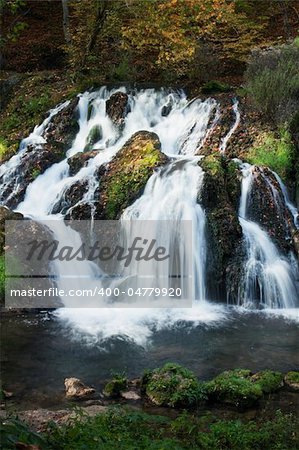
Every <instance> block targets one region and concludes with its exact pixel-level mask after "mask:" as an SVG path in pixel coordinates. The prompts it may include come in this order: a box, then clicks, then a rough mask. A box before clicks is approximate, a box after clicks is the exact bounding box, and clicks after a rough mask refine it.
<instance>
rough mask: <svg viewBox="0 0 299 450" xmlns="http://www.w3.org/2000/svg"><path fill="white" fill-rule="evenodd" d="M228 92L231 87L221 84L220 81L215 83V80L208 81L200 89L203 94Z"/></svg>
mask: <svg viewBox="0 0 299 450" xmlns="http://www.w3.org/2000/svg"><path fill="white" fill-rule="evenodd" d="M230 90H231V87H230V86H229V85H228V84H226V83H222V82H221V81H217V80H211V81H208V82H207V83H205V84H204V85H203V87H202V88H201V92H202V93H203V94H213V93H217V92H229V91H230Z"/></svg>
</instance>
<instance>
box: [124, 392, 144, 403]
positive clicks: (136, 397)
mask: <svg viewBox="0 0 299 450" xmlns="http://www.w3.org/2000/svg"><path fill="white" fill-rule="evenodd" d="M120 396H121V397H122V398H124V399H125V400H134V401H137V400H140V399H141V397H140V395H139V394H137V392H135V391H125V392H121V393H120Z"/></svg>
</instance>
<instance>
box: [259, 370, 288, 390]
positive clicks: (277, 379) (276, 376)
mask: <svg viewBox="0 0 299 450" xmlns="http://www.w3.org/2000/svg"><path fill="white" fill-rule="evenodd" d="M252 379H253V380H254V382H255V383H257V384H258V385H259V386H260V387H261V389H262V391H263V393H265V394H268V393H270V392H274V391H277V390H278V389H279V388H281V386H282V384H283V375H282V374H281V373H280V372H273V371H272V370H263V371H262V372H258V373H257V374H255V375H254V376H253V377H252Z"/></svg>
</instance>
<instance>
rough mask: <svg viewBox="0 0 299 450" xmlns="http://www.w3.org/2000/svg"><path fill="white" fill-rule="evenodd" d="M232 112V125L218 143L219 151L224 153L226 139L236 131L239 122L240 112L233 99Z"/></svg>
mask: <svg viewBox="0 0 299 450" xmlns="http://www.w3.org/2000/svg"><path fill="white" fill-rule="evenodd" d="M233 112H234V114H235V122H234V124H233V126H232V127H231V128H230V130H229V132H228V133H227V134H226V136H224V138H223V139H222V141H221V144H220V152H221V153H225V150H226V147H227V144H228V141H229V140H230V138H231V137H232V135H233V134H234V132H235V131H236V129H237V128H238V126H239V123H240V119H241V113H240V111H239V102H238V100H234V103H233Z"/></svg>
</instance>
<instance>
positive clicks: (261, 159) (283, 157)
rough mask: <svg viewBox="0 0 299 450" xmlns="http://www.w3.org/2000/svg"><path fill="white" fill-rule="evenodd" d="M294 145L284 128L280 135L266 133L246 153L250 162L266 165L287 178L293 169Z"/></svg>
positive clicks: (283, 177)
mask: <svg viewBox="0 0 299 450" xmlns="http://www.w3.org/2000/svg"><path fill="white" fill-rule="evenodd" d="M294 155H295V147H294V144H293V142H292V139H291V135H290V133H289V132H288V131H286V130H281V132H280V136H279V137H276V136H275V134H274V133H268V134H266V135H265V136H264V138H263V141H262V143H261V144H259V145H257V146H254V147H252V148H251V149H250V150H249V152H248V153H247V155H246V159H247V160H248V161H249V162H250V163H251V164H256V165H258V166H267V167H270V169H272V170H274V171H275V172H277V173H278V175H280V176H281V178H282V179H284V180H285V179H287V177H288V175H289V174H290V172H291V171H292V169H293V163H294Z"/></svg>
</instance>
